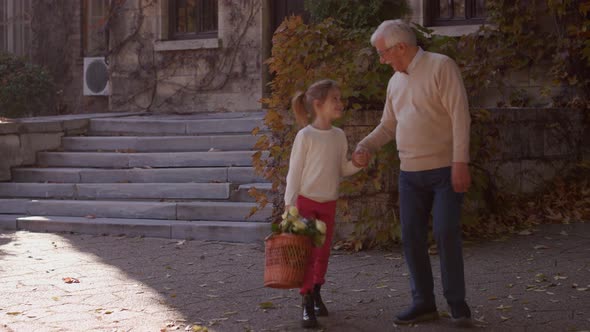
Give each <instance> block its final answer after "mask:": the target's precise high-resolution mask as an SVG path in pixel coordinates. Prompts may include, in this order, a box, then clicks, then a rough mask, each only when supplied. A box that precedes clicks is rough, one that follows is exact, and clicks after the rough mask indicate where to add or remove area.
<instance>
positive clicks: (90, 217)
mask: <svg viewBox="0 0 590 332" xmlns="http://www.w3.org/2000/svg"><path fill="white" fill-rule="evenodd" d="M84 218H87V219H96V216H95V215H92V214H89V215H87V216H85V217H84Z"/></svg>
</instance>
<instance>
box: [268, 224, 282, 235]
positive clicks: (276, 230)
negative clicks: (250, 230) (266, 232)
mask: <svg viewBox="0 0 590 332" xmlns="http://www.w3.org/2000/svg"><path fill="white" fill-rule="evenodd" d="M270 229H271V231H272V232H273V233H279V232H280V231H281V228H280V227H279V224H278V223H276V222H273V223H272V224H271V228H270Z"/></svg>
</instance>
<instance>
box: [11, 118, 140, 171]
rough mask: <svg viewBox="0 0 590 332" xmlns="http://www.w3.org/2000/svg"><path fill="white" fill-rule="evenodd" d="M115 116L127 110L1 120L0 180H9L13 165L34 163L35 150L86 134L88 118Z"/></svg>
mask: <svg viewBox="0 0 590 332" xmlns="http://www.w3.org/2000/svg"><path fill="white" fill-rule="evenodd" d="M117 115H121V116H123V115H130V113H127V114H126V113H121V114H108V113H103V114H85V115H64V116H47V117H35V118H24V119H18V120H15V121H13V122H0V156H2V158H0V181H10V180H11V178H12V174H11V169H12V168H13V167H20V166H32V165H34V164H35V162H36V156H37V152H41V151H48V150H55V149H58V148H60V146H61V138H62V137H63V136H66V135H81V134H84V133H86V131H87V130H88V126H89V123H90V119H92V118H99V117H112V116H117Z"/></svg>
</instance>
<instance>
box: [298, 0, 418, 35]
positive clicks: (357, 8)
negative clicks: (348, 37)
mask: <svg viewBox="0 0 590 332" xmlns="http://www.w3.org/2000/svg"><path fill="white" fill-rule="evenodd" d="M351 8H354V10H351ZM305 9H306V10H307V11H308V12H309V13H310V15H311V19H312V20H313V21H314V22H316V23H319V22H322V21H323V20H325V19H327V18H330V17H333V18H336V19H337V20H339V21H340V22H342V25H343V26H344V27H346V28H349V29H365V28H372V27H376V26H378V25H379V24H380V23H381V22H383V21H384V20H389V19H395V18H400V17H404V16H406V15H408V14H409V13H410V7H409V6H408V4H407V2H406V1H405V0H322V1H317V0H306V1H305Z"/></svg>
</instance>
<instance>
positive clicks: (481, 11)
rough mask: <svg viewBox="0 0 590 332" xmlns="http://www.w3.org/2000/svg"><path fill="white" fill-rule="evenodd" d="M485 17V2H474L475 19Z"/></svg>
mask: <svg viewBox="0 0 590 332" xmlns="http://www.w3.org/2000/svg"><path fill="white" fill-rule="evenodd" d="M485 16H486V2H485V0H476V1H475V17H485Z"/></svg>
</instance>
